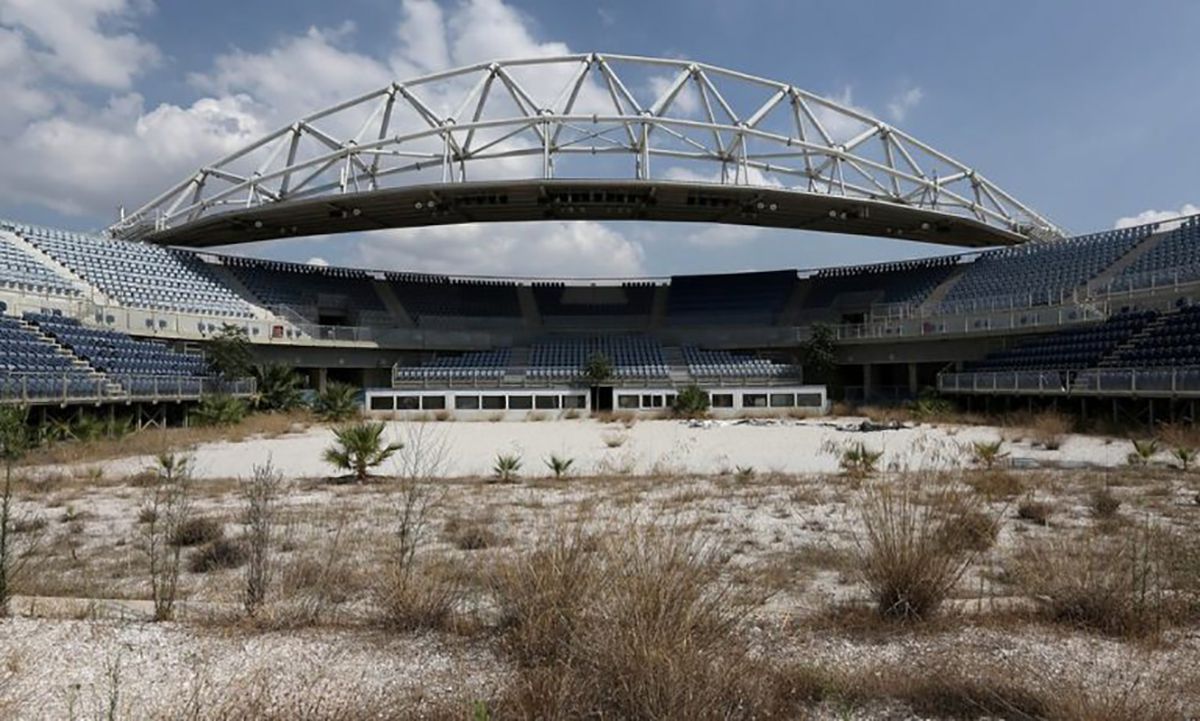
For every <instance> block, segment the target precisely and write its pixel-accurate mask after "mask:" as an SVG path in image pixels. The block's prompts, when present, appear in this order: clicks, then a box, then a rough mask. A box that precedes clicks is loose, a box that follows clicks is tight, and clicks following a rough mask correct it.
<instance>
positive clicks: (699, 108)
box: [109, 53, 1063, 242]
mask: <svg viewBox="0 0 1200 721" xmlns="http://www.w3.org/2000/svg"><path fill="white" fill-rule="evenodd" d="M593 180H595V181H600V182H603V183H608V184H610V186H611V184H612V183H614V182H619V183H620V184H621V186H622V187H637V186H638V185H639V184H647V185H653V184H656V183H667V184H671V183H674V184H679V183H685V184H688V185H691V186H697V187H701V186H708V187H718V186H719V187H722V188H726V189H730V190H742V191H752V190H755V189H759V190H762V191H764V192H765V193H769V194H770V195H771V197H773V198H779V197H784V198H787V197H792V196H795V197H800V198H802V199H803V201H804V203H805V207H807V208H817V207H822V206H821V205H820V202H819V201H820V199H821V198H825V199H830V200H840V201H861V202H862V203H864V205H863V206H862V207H863V208H864V209H870V208H876V209H879V208H882V209H884V211H903V210H905V209H908V210H911V211H913V214H914V215H913V217H914V218H920V219H922V220H921V227H923V228H928V227H929V221H930V219H932V220H933V221H935V222H936V221H937V220H938V219H939V218H945V219H950V220H955V219H957V220H962V221H968V222H969V223H970V224H972V225H973V226H978V227H982V228H984V229H985V230H986V231H991V232H994V233H995V235H996V237H997V238H1002V239H1004V240H1005V241H1006V242H1021V241H1023V240H1030V239H1034V240H1044V239H1053V238H1057V237H1062V236H1063V233H1062V231H1061V230H1060V229H1059V228H1058V227H1056V226H1055V225H1054V224H1053V223H1051V222H1050V221H1048V220H1047V219H1046V218H1044V217H1043V216H1041V215H1040V214H1038V213H1037V212H1036V211H1034V210H1032V209H1030V208H1029V207H1028V206H1026V205H1024V204H1022V203H1021V202H1020V201H1018V200H1016V199H1015V198H1014V197H1013V196H1012V195H1010V194H1009V193H1007V192H1005V191H1004V190H1003V189H1001V188H1000V187H998V186H997V185H995V184H994V183H992V182H991V181H990V180H988V179H987V178H986V177H984V176H983V175H982V174H980V173H979V172H977V171H976V170H974V169H973V168H971V167H969V166H967V165H964V164H962V163H960V162H958V161H957V160H954V159H953V158H951V157H950V156H949V155H947V154H945V153H942V152H940V151H938V150H936V149H934V148H933V147H931V146H929V145H927V144H926V143H923V142H921V141H920V140H917V139H916V138H914V137H912V136H911V135H909V134H907V133H905V132H904V131H902V130H899V129H897V128H894V127H892V126H891V125H889V124H888V123H885V122H882V121H880V120H878V119H876V118H873V117H871V116H869V115H867V114H865V113H863V112H861V111H859V110H856V109H854V108H852V107H847V106H846V105H843V104H840V103H837V102H835V101H832V100H829V99H827V98H823V97H821V96H819V95H816V94H814V93H811V92H808V91H806V90H802V89H800V88H797V87H796V86H794V85H791V84H788V83H782V82H777V81H773V80H767V79H764V78H760V77H755V76H752V75H747V74H745V73H740V72H737V71H733V70H727V69H724V68H719V67H716V66H712V65H707V64H704V63H696V62H690V61H686V60H673V59H663V58H650V57H638V56H628V55H606V54H599V53H589V54H576V55H564V56H556V57H544V58H525V59H514V60H505V61H497V62H490V63H478V64H475V65H470V66H466V67H462V68H457V69H453V70H447V71H444V72H438V73H433V74H430V75H426V76H424V77H420V78H416V79H412V80H408V81H405V82H396V83H392V84H391V85H388V86H386V87H384V88H380V89H378V90H375V91H373V92H370V93H366V94H364V95H360V96H358V97H356V98H352V99H350V100H347V101H345V102H342V103H339V104H337V105H334V106H332V107H330V108H327V109H324V110H321V111H318V112H315V113H313V114H311V115H308V116H307V117H304V118H302V119H300V120H298V121H296V122H294V123H291V124H289V125H287V126H285V127H282V128H280V129H278V130H276V131H275V132H273V133H271V134H269V135H267V136H265V137H263V138H260V139H259V140H256V141H255V142H253V143H251V144H249V145H247V146H245V147H243V148H241V149H239V150H237V151H235V152H233V153H231V154H229V155H227V156H226V157H224V158H221V159H220V160H218V161H216V162H214V163H212V164H210V165H207V166H204V167H202V168H199V169H198V170H196V171H195V172H193V173H191V174H190V175H189V176H188V177H187V178H186V179H184V180H183V181H181V182H179V183H178V184H176V185H175V186H173V187H171V188H169V189H168V190H166V191H165V192H163V193H161V194H160V195H158V196H157V197H155V198H154V199H153V200H151V201H150V202H148V203H146V204H145V205H144V206H142V207H141V208H139V209H138V210H136V211H135V212H133V213H131V214H129V215H127V216H124V217H122V218H121V219H120V220H119V221H118V222H117V223H116V224H115V225H113V226H112V227H111V228H110V229H109V230H110V233H111V234H112V235H114V236H116V237H122V238H149V239H160V238H166V237H168V236H179V235H180V234H181V233H182V232H183V231H184V230H185V229H187V228H188V227H199V226H207V227H211V226H212V223H213V222H214V221H216V220H220V219H227V220H229V221H230V222H232V223H235V224H237V223H240V224H242V225H246V224H250V223H252V224H255V225H254V227H257V228H261V227H262V222H261V220H254V218H256V217H257V218H261V217H263V216H262V215H261V213H264V212H266V211H271V213H272V215H271V217H274V218H278V217H280V215H281V213H280V212H278V211H283V210H284V209H286V208H287V207H290V205H291V204H297V207H299V206H307V207H310V208H311V207H312V205H313V203H314V202H315V203H318V204H319V203H320V201H327V202H328V204H329V207H331V208H334V209H336V210H338V212H345V208H346V207H347V204H345V203H343V202H342V201H344V200H345V199H347V198H357V197H362V196H364V195H366V194H372V193H378V192H380V191H392V192H395V191H406V190H409V189H413V188H421V189H422V192H423V193H427V194H430V197H437V189H438V188H442V189H445V190H452V189H454V188H455V187H468V186H476V185H478V184H480V183H481V182H482V183H484V184H485V185H486V184H487V183H489V182H490V183H491V184H492V185H493V186H500V187H502V186H503V184H504V183H509V182H512V183H528V182H531V181H545V182H547V183H555V182H561V181H593ZM396 197H399V196H396ZM418 203H419V201H418ZM351 205H353V204H351ZM418 207H419V206H418ZM774 207H775V205H774V204H772V208H774ZM354 212H355V213H356V214H357V213H358V212H361V211H360V210H359V209H358V208H357V207H355V208H354ZM829 212H830V213H831V215H836V214H837V213H838V212H839V211H837V210H836V209H834V210H830V211H829ZM864 212H867V211H866V210H864ZM256 213H259V215H256ZM842 215H843V217H844V216H845V212H844V211H842ZM883 215H886V216H888V217H890V218H903V215H902V214H901V215H897V214H896V213H895V212H884V213H883ZM464 218H465V216H464ZM465 219H466V220H469V218H465ZM459 222H465V221H464V220H460V221H459ZM732 222H737V221H732ZM408 224H420V223H408ZM277 225H278V224H277ZM900 225H902V223H897V227H896V229H895V234H896V235H898V236H900V237H914V236H916V235H917V233H916V231H913V230H911V229H904V228H901V227H899V226H900ZM347 229H360V228H358V227H351V228H347ZM876 230H879V231H884V230H886V231H887V232H892V231H893V228H892V227H891V226H888V227H887V228H883V227H882V226H880V228H877V229H876ZM272 232H273V234H274V236H275V237H279V236H282V235H289V234H291V235H296V234H304V233H305V232H311V229H306V230H301V229H299V228H294V229H292V232H289V228H288V227H286V225H284V226H283V227H281V228H279V229H278V230H273V231H272ZM332 232H336V229H332ZM856 232H866V231H861V230H860V231H856ZM261 235H262V234H261V233H260V234H258V236H256V237H254V238H253V239H261V237H260V236H261ZM247 239H250V238H247Z"/></svg>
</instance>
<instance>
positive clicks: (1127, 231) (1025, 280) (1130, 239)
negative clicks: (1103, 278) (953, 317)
mask: <svg viewBox="0 0 1200 721" xmlns="http://www.w3.org/2000/svg"><path fill="white" fill-rule="evenodd" d="M1156 227H1157V226H1156V225H1154V224H1151V225H1143V226H1138V227H1136V228H1124V229H1121V230H1111V231H1106V232H1103V233H1095V234H1092V235H1084V236H1079V237H1075V238H1069V239H1067V240H1061V241H1054V242H1049V243H1030V244H1027V245H1023V246H1019V247H1016V248H1005V249H1002V250H992V251H987V252H985V253H982V254H980V255H979V256H978V257H977V258H976V259H975V261H974V262H973V263H970V264H969V265H967V266H966V267H965V269H964V271H963V274H962V276H961V277H960V278H959V279H958V281H957V282H956V283H955V284H954V286H953V287H951V288H950V290H949V292H947V294H946V297H945V303H944V304H943V305H944V306H945V307H947V308H950V307H953V306H954V305H956V304H958V305H963V304H970V303H973V302H981V301H986V300H988V299H994V298H1011V297H1021V298H1023V299H1025V300H1026V301H1027V302H1028V303H1029V304H1030V305H1044V304H1047V303H1051V302H1054V301H1055V300H1057V299H1058V298H1059V297H1061V296H1062V295H1063V294H1064V293H1069V292H1070V291H1072V290H1074V289H1076V288H1078V287H1080V286H1082V285H1084V284H1085V283H1087V282H1088V281H1089V280H1091V279H1092V278H1095V277H1096V276H1097V275H1098V274H1100V273H1101V272H1102V271H1103V270H1105V269H1106V268H1108V267H1109V266H1110V265H1112V264H1113V263H1115V262H1116V261H1117V260H1118V259H1119V258H1121V256H1123V255H1125V254H1126V253H1128V252H1129V251H1130V250H1131V249H1132V248H1133V247H1134V246H1135V245H1137V244H1138V243H1140V242H1142V241H1143V240H1145V239H1146V238H1147V237H1148V236H1149V235H1150V234H1151V233H1153V232H1154V230H1155V228H1156Z"/></svg>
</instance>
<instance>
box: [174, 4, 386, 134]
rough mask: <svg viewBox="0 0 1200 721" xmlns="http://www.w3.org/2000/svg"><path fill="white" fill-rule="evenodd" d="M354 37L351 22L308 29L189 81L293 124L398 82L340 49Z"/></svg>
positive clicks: (231, 56) (223, 60) (223, 58)
mask: <svg viewBox="0 0 1200 721" xmlns="http://www.w3.org/2000/svg"><path fill="white" fill-rule="evenodd" d="M353 34H354V25H353V24H350V23H347V24H343V25H342V26H341V27H338V28H334V29H320V28H315V27H314V28H309V29H308V31H307V32H305V33H304V34H303V35H298V36H295V37H290V38H285V39H283V40H282V41H281V42H280V43H279V44H277V45H276V46H275V47H273V48H270V49H268V50H266V51H265V52H261V53H248V52H245V51H242V50H235V51H233V52H231V53H227V54H225V55H220V56H218V57H217V59H216V61H215V62H214V63H213V69H212V71H211V72H208V73H194V74H192V75H191V76H190V81H191V83H192V85H194V86H195V87H196V88H198V89H200V90H202V91H205V92H208V93H212V94H214V95H217V96H219V97H220V96H229V95H236V94H243V95H245V96H247V97H250V98H253V100H254V102H255V104H256V105H257V106H258V110H257V112H258V113H259V114H260V115H262V116H264V117H265V118H268V119H270V120H271V121H272V124H274V125H278V124H283V123H287V122H291V121H293V120H296V119H298V118H301V117H304V116H305V115H308V114H310V113H312V112H315V111H317V110H321V109H323V108H325V107H328V106H329V105H332V104H334V103H335V102H338V101H341V100H345V99H347V98H352V97H354V96H356V95H361V94H362V93H364V92H368V91H370V90H374V89H377V88H380V87H383V86H384V85H387V84H388V83H389V82H391V81H392V80H393V77H392V73H391V70H390V69H389V68H388V67H387V65H386V64H385V63H383V62H381V61H378V60H375V59H373V58H371V57H369V56H366V55H362V54H360V53H356V52H354V51H352V50H349V49H346V48H343V47H341V44H342V43H345V42H347V41H348V40H349V39H350V38H351V36H352V35H353Z"/></svg>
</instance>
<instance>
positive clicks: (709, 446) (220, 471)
mask: <svg viewBox="0 0 1200 721" xmlns="http://www.w3.org/2000/svg"><path fill="white" fill-rule="evenodd" d="M862 421H863V419H861V418H831V419H820V420H800V421H797V420H779V421H703V422H687V421H677V420H653V421H640V422H638V423H635V424H633V425H630V426H628V427H626V426H624V425H622V424H617V423H610V424H603V423H599V422H597V421H594V420H573V421H552V422H538V423H531V422H517V421H500V422H494V423H489V422H471V423H462V422H453V423H426V424H421V423H406V422H391V423H389V424H388V429H387V437H388V438H389V439H391V440H393V441H400V442H407V443H409V445H413V443H412V439H413V434H414V433H417V432H419V431H418V427H420V426H422V425H424V426H426V427H428V428H429V429H430V430H429V431H428V433H432V434H436V436H437V437H438V439H439V442H440V443H443V444H444V445H445V449H446V453H445V459H444V460H445V462H444V463H442V464H441V471H440V474H439V475H442V476H445V477H450V478H466V477H477V476H486V475H489V474H490V473H491V469H492V466H493V464H494V463H495V459H496V456H497V454H501V453H503V454H513V453H515V454H517V455H519V456H521V458H522V462H523V468H522V475H524V476H545V475H548V474H549V471H548V469H547V468H546V466H545V465H544V459H546V458H547V457H548V456H550V455H551V454H557V455H559V456H565V457H569V458H573V459H575V463H574V466H573V470H574V472H575V474H576V475H681V474H700V475H711V474H718V473H726V472H730V471H733V470H735V469H736V468H737V467H739V466H743V467H750V468H754V469H755V470H756V471H757V472H760V473H766V472H778V473H795V474H809V473H830V472H836V471H837V470H838V455H837V453H836V452H835V451H831V450H830V447H831V446H839V445H843V444H846V443H858V442H862V443H864V444H865V445H866V446H867V447H868V448H870V449H872V450H876V451H882V452H883V453H884V457H883V460H882V461H881V463H880V468H887V469H894V470H918V469H929V468H944V467H960V466H962V465H964V464H965V462H966V461H968V460H969V458H970V446H971V443H972V442H974V441H991V440H995V439H998V438H1000V437H1001V434H1002V431H1001V430H1000V429H997V428H989V427H984V426H961V427H960V426H934V425H920V426H914V427H907V428H903V429H900V430H885V431H873V432H859V431H857V430H856V429H857V426H858V424H859V423H861V422H862ZM332 442H333V433H332V431H331V430H329V429H328V428H314V429H310V430H307V431H304V432H302V433H297V434H289V435H285V436H281V437H277V438H271V439H257V440H250V441H246V442H242V443H237V444H233V443H210V444H205V445H201V446H199V447H197V448H196V449H195V450H194V452H193V456H194V458H195V465H194V470H195V474H196V476H197V477H200V478H236V477H239V476H244V475H246V474H247V473H248V472H249V470H250V469H251V468H252V467H253V466H254V465H258V464H262V463H266V462H267V461H270V462H271V463H272V464H273V465H274V466H275V467H276V468H277V469H278V470H279V471H281V472H282V473H283V474H284V475H285V476H287V477H289V478H321V477H326V476H328V475H330V474H332V473H333V472H334V471H333V469H331V468H330V467H329V466H328V465H327V464H325V463H324V461H322V459H321V454H322V452H323V451H324V449H325V448H327V447H329V446H330V445H331V444H332ZM618 442H619V443H620V445H617V446H615V447H610V446H609V444H616V443H618ZM1007 451H1008V452H1010V453H1011V457H1012V459H1013V462H1014V463H1016V464H1018V465H1019V464H1021V463H1028V464H1030V465H1035V466H1036V465H1041V464H1057V465H1065V466H1071V465H1092V466H1099V467H1114V466H1119V465H1123V464H1124V463H1125V457H1126V455H1127V454H1128V453H1129V445H1128V443H1127V442H1124V441H1114V440H1113V439H1108V438H1100V437H1094V436H1068V437H1067V438H1066V441H1065V443H1064V444H1063V446H1062V447H1061V448H1060V449H1059V450H1057V451H1047V450H1045V449H1042V448H1037V447H1034V446H1033V445H1032V444H1031V443H1030V442H1029V441H1027V440H1023V441H1021V442H1013V443H1009V444H1008V448H1007ZM151 460H152V459H151V458H149V457H133V458H124V459H118V460H112V461H105V462H99V463H89V464H86V465H87V466H89V467H97V468H101V469H103V472H104V474H105V475H106V476H108V477H114V476H122V475H129V474H132V473H136V472H138V471H140V470H142V469H144V468H145V467H146V466H147V465H149V463H150V462H151ZM399 462H400V461H396V462H395V463H399ZM73 470H74V469H72V468H69V467H68V468H63V467H47V468H44V469H42V471H44V472H64V471H65V472H72V471H73ZM391 470H392V471H397V470H398V469H397V468H396V467H395V464H393V468H392V469H391ZM381 473H382V474H384V475H387V474H388V473H389V469H388V468H387V467H384V468H383V469H381Z"/></svg>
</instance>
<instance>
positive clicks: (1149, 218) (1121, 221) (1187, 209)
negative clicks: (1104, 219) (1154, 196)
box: [1113, 203, 1200, 229]
mask: <svg viewBox="0 0 1200 721" xmlns="http://www.w3.org/2000/svg"><path fill="white" fill-rule="evenodd" d="M1196 214H1200V206H1197V205H1193V204H1191V203H1184V204H1183V207H1182V208H1180V209H1179V210H1143V211H1142V212H1140V213H1138V214H1137V215H1131V216H1127V217H1124V218H1117V222H1116V223H1114V224H1113V228H1132V227H1133V226H1135V225H1146V224H1147V223H1161V222H1163V221H1164V220H1172V219H1175V218H1178V217H1179V216H1181V215H1196ZM1164 229H1165V228H1164Z"/></svg>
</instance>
